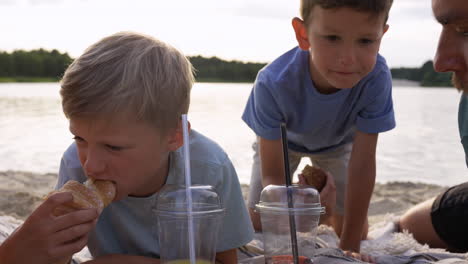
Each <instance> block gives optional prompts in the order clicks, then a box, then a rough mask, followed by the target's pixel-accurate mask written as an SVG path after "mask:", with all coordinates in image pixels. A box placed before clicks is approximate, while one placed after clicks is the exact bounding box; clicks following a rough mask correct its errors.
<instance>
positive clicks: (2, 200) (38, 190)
mask: <svg viewBox="0 0 468 264" xmlns="http://www.w3.org/2000/svg"><path fill="white" fill-rule="evenodd" d="M56 179H57V175H56V174H52V173H49V174H37V173H30V172H21V171H4V172H0V215H9V216H12V217H15V218H17V219H20V220H24V219H26V217H27V216H28V215H29V214H30V213H31V212H32V211H33V210H34V209H35V208H36V207H37V206H38V205H39V204H40V203H41V202H42V197H44V195H46V194H47V193H48V192H50V191H51V190H53V188H54V185H55V182H56ZM445 188H446V187H442V186H437V185H431V184H424V183H411V182H390V183H386V184H376V186H375V189H374V193H373V196H372V200H371V205H370V208H369V222H370V224H373V223H376V222H379V221H381V220H383V219H384V218H385V216H386V215H387V214H394V215H399V214H401V213H403V212H404V211H405V210H407V209H408V208H410V207H411V206H412V205H415V204H417V203H419V202H422V201H424V200H426V199H429V198H431V197H434V196H436V195H437V194H438V193H440V192H441V191H443V190H444V189H445ZM242 192H243V194H244V198H245V199H246V198H247V193H248V185H244V184H243V185H242Z"/></svg>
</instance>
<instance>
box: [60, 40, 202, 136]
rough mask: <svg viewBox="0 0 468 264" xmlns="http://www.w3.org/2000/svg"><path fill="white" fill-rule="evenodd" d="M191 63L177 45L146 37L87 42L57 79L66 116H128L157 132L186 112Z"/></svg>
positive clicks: (190, 81)
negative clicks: (59, 79)
mask: <svg viewBox="0 0 468 264" xmlns="http://www.w3.org/2000/svg"><path fill="white" fill-rule="evenodd" d="M193 82H194V77H193V69H192V65H191V64H190V62H189V61H188V59H187V58H186V57H185V56H184V55H183V54H182V53H181V52H179V51H178V50H177V49H175V48H173V47H171V46H170V45H168V44H166V43H164V42H162V41H159V40H157V39H155V38H152V37H150V36H146V35H142V34H138V33H133V32H119V33H116V34H114V35H111V36H109V37H106V38H103V39H102V40H100V41H98V42H97V43H95V44H93V45H92V46H90V47H89V48H88V49H87V50H86V51H85V52H84V54H83V55H81V56H80V57H79V58H77V59H76V60H75V61H74V62H73V63H72V64H71V65H70V66H69V67H68V69H67V70H66V71H65V74H64V76H63V78H62V81H61V90H60V94H61V96H62V107H63V112H64V113H65V116H66V117H67V118H69V119H70V118H73V117H88V116H90V117H96V116H97V117H104V118H109V117H113V116H116V117H118V116H122V115H125V114H127V115H129V116H130V117H132V116H135V118H136V120H137V121H145V122H148V123H149V124H151V125H153V126H154V127H156V128H157V129H158V130H159V131H160V132H161V133H162V134H165V133H168V132H170V130H171V129H174V128H176V127H177V125H178V122H179V120H180V116H181V115H182V114H185V113H187V112H188V108H189V104H190V90H191V88H192V85H193Z"/></svg>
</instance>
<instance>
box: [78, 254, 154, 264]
mask: <svg viewBox="0 0 468 264" xmlns="http://www.w3.org/2000/svg"><path fill="white" fill-rule="evenodd" d="M129 263H132V264H159V263H161V262H160V260H159V259H154V258H149V257H142V256H132V255H122V254H112V255H105V256H102V257H98V258H95V259H93V260H90V261H86V262H83V263H82V264H129Z"/></svg>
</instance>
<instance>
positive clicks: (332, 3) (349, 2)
mask: <svg viewBox="0 0 468 264" xmlns="http://www.w3.org/2000/svg"><path fill="white" fill-rule="evenodd" d="M300 1H301V8H300V12H301V17H302V20H304V22H305V23H308V21H309V19H310V13H311V12H312V10H313V8H314V7H315V6H320V7H321V8H324V9H332V8H341V7H348V8H352V9H355V10H357V11H362V12H367V13H370V14H375V15H380V14H385V23H386V22H387V19H388V13H389V11H390V8H391V7H392V4H393V0H300Z"/></svg>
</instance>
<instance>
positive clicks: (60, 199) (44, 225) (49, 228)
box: [0, 192, 98, 264]
mask: <svg viewBox="0 0 468 264" xmlns="http://www.w3.org/2000/svg"><path fill="white" fill-rule="evenodd" d="M72 200H73V196H72V195H71V194H70V193H67V192H64V193H56V194H54V195H52V196H50V197H49V198H48V199H47V200H46V201H44V202H43V203H42V204H41V205H40V206H39V207H38V208H37V209H36V210H34V212H33V213H32V214H31V215H30V216H29V217H28V218H27V219H26V221H25V222H24V223H23V224H22V225H21V226H20V227H18V229H17V230H15V232H13V233H12V234H11V235H10V236H9V237H8V238H7V239H6V240H5V241H4V243H3V244H1V245H0V262H1V263H9V264H17V263H18V264H19V263H35V264H49V263H54V262H56V261H63V260H64V259H65V260H66V259H68V258H69V257H70V256H72V255H73V254H74V253H76V252H79V251H80V250H81V249H83V247H85V246H86V243H87V241H88V234H89V232H90V231H91V229H92V228H93V227H94V226H95V223H96V221H97V217H98V212H97V210H95V209H87V210H78V211H74V212H71V213H68V214H65V215H62V216H54V215H53V211H54V209H55V208H56V207H58V206H60V205H63V204H65V203H68V202H71V201H72Z"/></svg>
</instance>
